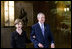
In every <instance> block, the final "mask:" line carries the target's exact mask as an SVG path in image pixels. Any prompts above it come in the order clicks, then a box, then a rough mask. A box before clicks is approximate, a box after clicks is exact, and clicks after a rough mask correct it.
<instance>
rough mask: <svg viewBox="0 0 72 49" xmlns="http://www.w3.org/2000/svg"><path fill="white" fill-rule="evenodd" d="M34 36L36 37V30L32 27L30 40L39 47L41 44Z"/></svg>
mask: <svg viewBox="0 0 72 49" xmlns="http://www.w3.org/2000/svg"><path fill="white" fill-rule="evenodd" d="M34 36H35V29H34V27H33V26H32V30H31V35H30V39H31V41H32V42H33V43H34V44H36V45H38V44H39V42H38V41H37V40H36V38H34Z"/></svg>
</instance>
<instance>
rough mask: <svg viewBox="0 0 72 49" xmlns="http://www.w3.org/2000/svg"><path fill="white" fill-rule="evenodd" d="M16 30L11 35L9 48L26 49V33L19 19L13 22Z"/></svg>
mask: <svg viewBox="0 0 72 49" xmlns="http://www.w3.org/2000/svg"><path fill="white" fill-rule="evenodd" d="M15 27H16V30H15V31H14V32H12V34H11V46H12V48H26V40H28V39H27V37H26V32H25V31H24V30H23V29H22V27H23V22H22V20H21V19H16V20H15Z"/></svg>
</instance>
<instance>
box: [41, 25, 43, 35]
mask: <svg viewBox="0 0 72 49" xmlns="http://www.w3.org/2000/svg"><path fill="white" fill-rule="evenodd" d="M41 30H42V34H43V36H44V25H43V24H41Z"/></svg>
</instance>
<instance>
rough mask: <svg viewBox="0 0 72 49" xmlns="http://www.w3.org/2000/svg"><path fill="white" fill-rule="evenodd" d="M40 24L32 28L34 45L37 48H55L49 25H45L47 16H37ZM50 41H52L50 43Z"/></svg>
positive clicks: (40, 14) (31, 37) (41, 14)
mask: <svg viewBox="0 0 72 49" xmlns="http://www.w3.org/2000/svg"><path fill="white" fill-rule="evenodd" d="M37 19H38V23H37V24H35V25H33V26H32V31H31V36H30V39H31V41H32V42H33V44H34V47H35V48H49V44H50V43H51V48H55V45H54V40H53V37H52V34H51V31H50V27H49V25H48V24H45V23H44V22H45V15H44V14H43V13H39V14H38V15H37ZM49 40H50V41H51V42H50V43H49Z"/></svg>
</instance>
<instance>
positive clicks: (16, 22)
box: [14, 18, 23, 26]
mask: <svg viewBox="0 0 72 49" xmlns="http://www.w3.org/2000/svg"><path fill="white" fill-rule="evenodd" d="M19 22H21V23H22V26H23V21H22V20H21V19H18V18H17V19H16V20H15V22H14V25H16V24H18V23H19Z"/></svg>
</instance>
